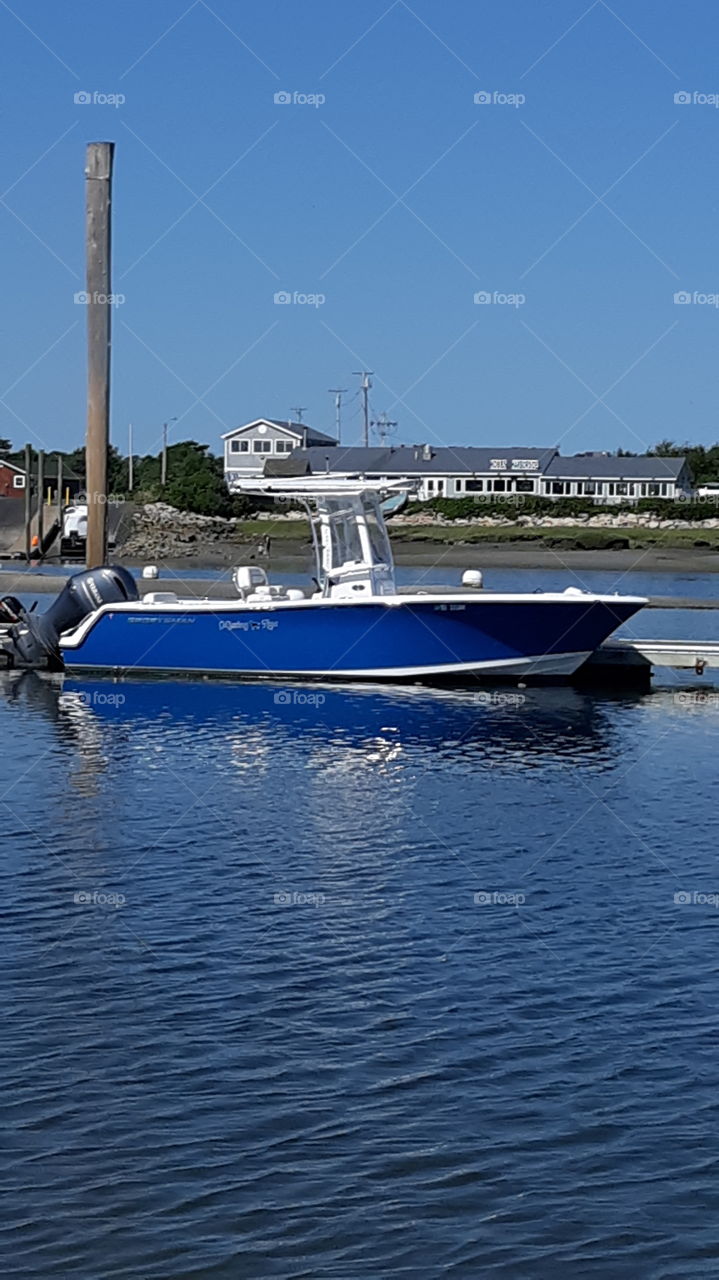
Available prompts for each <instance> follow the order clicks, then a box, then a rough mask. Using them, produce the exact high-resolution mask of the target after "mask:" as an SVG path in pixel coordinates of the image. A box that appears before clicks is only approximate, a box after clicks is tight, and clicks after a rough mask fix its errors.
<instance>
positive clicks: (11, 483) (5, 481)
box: [0, 459, 25, 498]
mask: <svg viewBox="0 0 719 1280" xmlns="http://www.w3.org/2000/svg"><path fill="white" fill-rule="evenodd" d="M24 490H25V472H24V471H23V470H22V468H21V467H16V466H14V464H13V463H12V462H5V461H4V459H2V460H0V498H20V497H22V495H23V492H24Z"/></svg>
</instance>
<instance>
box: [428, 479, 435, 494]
mask: <svg viewBox="0 0 719 1280" xmlns="http://www.w3.org/2000/svg"><path fill="white" fill-rule="evenodd" d="M427 493H434V480H428V481H427Z"/></svg>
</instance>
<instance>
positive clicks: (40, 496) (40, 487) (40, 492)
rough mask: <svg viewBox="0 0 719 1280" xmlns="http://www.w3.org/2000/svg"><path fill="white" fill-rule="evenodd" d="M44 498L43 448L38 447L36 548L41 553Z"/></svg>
mask: <svg viewBox="0 0 719 1280" xmlns="http://www.w3.org/2000/svg"><path fill="white" fill-rule="evenodd" d="M44 499H45V450H44V449H40V451H39V453H38V455H37V541H38V550H39V552H40V555H42V541H43V536H44V527H45V509H44V507H43V502H44Z"/></svg>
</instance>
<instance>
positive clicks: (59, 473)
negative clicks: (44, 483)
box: [55, 453, 62, 546]
mask: <svg viewBox="0 0 719 1280" xmlns="http://www.w3.org/2000/svg"><path fill="white" fill-rule="evenodd" d="M55 501H56V503H57V522H58V525H59V526H60V533H59V537H60V538H61V537H62V454H61V453H58V455H57V492H56V494H55ZM59 545H60V544H59V542H58V546H59Z"/></svg>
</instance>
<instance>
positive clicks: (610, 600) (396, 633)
mask: <svg viewBox="0 0 719 1280" xmlns="http://www.w3.org/2000/svg"><path fill="white" fill-rule="evenodd" d="M158 594H159V595H160V596H161V598H159V599H158V597H157V596H155V595H152V596H150V597H149V599H148V597H145V600H144V601H137V602H134V603H130V602H128V603H125V604H118V605H105V606H103V607H102V608H101V609H99V610H98V611H96V612H95V613H94V614H92V615H90V617H89V618H87V619H86V620H85V621H84V622H83V623H81V624H80V626H79V627H78V628H77V629H76V630H75V631H74V632H71V633H69V634H66V635H65V636H63V638H62V640H61V648H62V654H63V659H64V665H65V667H66V669H68V670H77V669H81V670H96V671H109V672H115V673H117V674H126V673H128V672H130V671H132V672H138V673H140V672H148V671H152V672H157V673H160V672H168V673H170V672H172V673H181V672H191V673H195V674H205V673H210V674H213V675H222V676H238V677H240V676H245V677H247V676H251V677H263V676H264V677H276V676H289V677H295V678H308V677H309V678H315V679H323V680H324V679H332V678H334V679H343V680H417V679H422V678H433V677H439V678H443V677H452V676H470V677H471V676H479V675H482V676H505V677H506V676H515V677H518V678H522V677H524V676H569V675H571V674H572V673H573V672H574V671H576V670H577V668H578V667H579V666H581V664H582V663H583V662H584V661H586V659H587V658H588V657H589V655H590V653H592V652H593V651H594V650H595V649H596V648H597V647H598V646H599V645H600V644H602V642H603V641H604V640H606V639H607V637H608V636H609V635H610V634H611V633H612V632H613V631H614V630H615V629H616V628H617V627H618V626H619V625H620V624H621V623H623V622H626V621H627V620H628V619H629V618H631V617H632V615H633V614H634V613H636V612H637V610H638V609H639V608H641V605H642V603H643V602H642V601H638V600H632V599H627V598H624V599H622V598H618V597H611V596H610V597H605V598H602V597H597V596H582V595H564V594H552V595H549V594H545V595H536V596H509V595H490V594H489V593H488V594H487V595H485V596H484V597H483V598H481V599H479V600H478V599H476V598H475V597H474V593H472V595H470V594H469V593H467V594H466V595H464V594H461V595H459V594H458V595H451V596H448V595H441V596H437V595H425V596H418V597H411V596H409V597H408V596H394V597H392V596H385V597H382V598H380V599H375V600H367V601H364V602H362V603H359V602H357V603H355V602H354V601H353V600H346V601H345V600H335V601H333V600H331V599H329V600H320V601H309V600H308V601H305V602H299V601H294V600H283V599H281V598H275V599H274V600H273V601H272V603H261V602H259V601H257V602H251V603H245V602H242V601H237V602H234V601H232V602H228V603H227V604H225V603H224V602H222V603H219V602H215V601H198V600H179V599H178V600H177V601H172V600H170V599H168V597H167V594H166V593H158Z"/></svg>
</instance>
